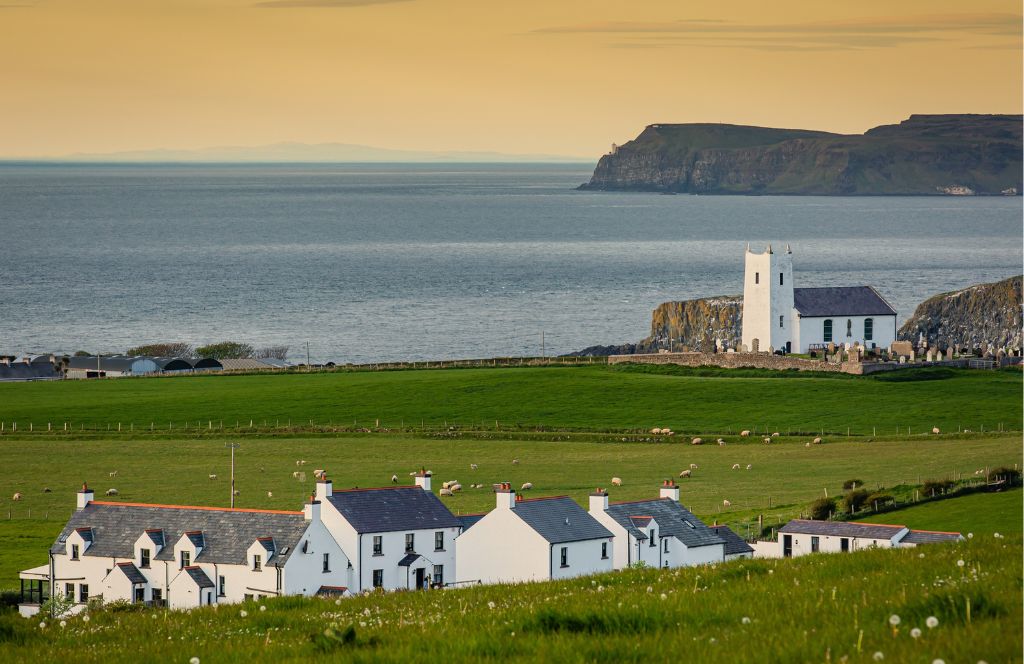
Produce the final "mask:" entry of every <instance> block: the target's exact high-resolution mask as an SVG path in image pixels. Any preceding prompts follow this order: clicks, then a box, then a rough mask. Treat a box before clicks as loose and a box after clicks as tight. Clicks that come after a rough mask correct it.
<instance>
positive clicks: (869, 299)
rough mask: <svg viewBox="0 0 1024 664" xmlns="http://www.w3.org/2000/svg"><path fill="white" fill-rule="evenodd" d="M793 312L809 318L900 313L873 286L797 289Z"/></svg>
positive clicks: (795, 290)
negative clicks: (795, 311) (794, 310)
mask: <svg viewBox="0 0 1024 664" xmlns="http://www.w3.org/2000/svg"><path fill="white" fill-rule="evenodd" d="M793 308H794V309H796V310H797V311H798V312H799V313H800V315H801V316H804V317H809V318H817V317H822V316H895V315H896V310H895V309H893V308H892V306H890V305H889V303H888V302H886V301H885V299H884V298H883V297H882V296H881V295H879V294H878V291H876V290H875V289H874V288H872V287H871V286H826V287H824V288H794V289H793Z"/></svg>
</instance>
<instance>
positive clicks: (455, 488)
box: [448, 482, 462, 493]
mask: <svg viewBox="0 0 1024 664" xmlns="http://www.w3.org/2000/svg"><path fill="white" fill-rule="evenodd" d="M448 488H449V489H451V490H452V493H457V492H459V491H462V485H461V484H459V483H458V482H456V483H455V484H453V485H451V486H450V487H448Z"/></svg>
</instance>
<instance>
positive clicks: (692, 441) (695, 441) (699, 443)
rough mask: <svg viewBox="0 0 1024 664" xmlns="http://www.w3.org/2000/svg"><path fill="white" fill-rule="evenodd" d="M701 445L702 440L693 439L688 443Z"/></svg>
mask: <svg viewBox="0 0 1024 664" xmlns="http://www.w3.org/2000/svg"><path fill="white" fill-rule="evenodd" d="M703 443H704V439H703V438H694V439H693V440H691V441H690V444H691V445H702V444H703Z"/></svg>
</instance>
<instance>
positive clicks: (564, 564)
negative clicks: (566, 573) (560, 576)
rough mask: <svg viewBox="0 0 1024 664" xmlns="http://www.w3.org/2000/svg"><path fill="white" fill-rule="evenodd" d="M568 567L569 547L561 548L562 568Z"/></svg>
mask: <svg viewBox="0 0 1024 664" xmlns="http://www.w3.org/2000/svg"><path fill="white" fill-rule="evenodd" d="M568 566H569V547H567V546H563V547H562V567H568Z"/></svg>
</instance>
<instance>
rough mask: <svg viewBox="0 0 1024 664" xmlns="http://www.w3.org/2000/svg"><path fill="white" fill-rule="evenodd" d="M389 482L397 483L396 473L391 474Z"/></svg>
mask: <svg viewBox="0 0 1024 664" xmlns="http://www.w3.org/2000/svg"><path fill="white" fill-rule="evenodd" d="M391 483H392V484H398V475H392V476H391Z"/></svg>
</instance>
